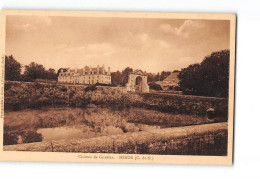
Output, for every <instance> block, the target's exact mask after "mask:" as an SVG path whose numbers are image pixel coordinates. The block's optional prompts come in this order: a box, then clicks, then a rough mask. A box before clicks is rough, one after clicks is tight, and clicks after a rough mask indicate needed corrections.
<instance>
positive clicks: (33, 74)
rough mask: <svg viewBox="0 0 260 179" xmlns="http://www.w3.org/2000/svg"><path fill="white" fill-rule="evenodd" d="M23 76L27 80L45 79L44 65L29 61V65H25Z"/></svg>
mask: <svg viewBox="0 0 260 179" xmlns="http://www.w3.org/2000/svg"><path fill="white" fill-rule="evenodd" d="M24 76H25V77H26V78H27V79H28V80H29V81H34V80H36V79H37V78H42V79H46V77H45V76H46V72H45V68H44V66H42V65H40V64H37V63H35V62H31V63H30V64H29V65H26V66H25V71H24Z"/></svg>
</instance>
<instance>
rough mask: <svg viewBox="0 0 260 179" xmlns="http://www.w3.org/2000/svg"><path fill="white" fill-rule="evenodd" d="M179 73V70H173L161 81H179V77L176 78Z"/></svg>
mask: <svg viewBox="0 0 260 179" xmlns="http://www.w3.org/2000/svg"><path fill="white" fill-rule="evenodd" d="M179 73H180V72H173V73H171V74H170V75H169V76H168V77H167V78H165V79H164V80H163V81H165V82H175V83H178V82H179V78H178V75H179Z"/></svg>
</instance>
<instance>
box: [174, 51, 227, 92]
mask: <svg viewBox="0 0 260 179" xmlns="http://www.w3.org/2000/svg"><path fill="white" fill-rule="evenodd" d="M229 54H230V52H229V50H222V51H218V52H213V53H212V54H211V55H210V56H207V57H205V58H204V60H203V61H202V62H201V63H200V64H193V65H190V66H188V67H187V68H184V69H182V70H181V72H180V74H179V75H178V77H179V80H180V81H179V85H180V88H181V89H182V90H183V92H184V93H186V94H194V95H203V96H215V97H228V82H229Z"/></svg>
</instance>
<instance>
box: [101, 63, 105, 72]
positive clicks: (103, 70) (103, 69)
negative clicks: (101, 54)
mask: <svg viewBox="0 0 260 179" xmlns="http://www.w3.org/2000/svg"><path fill="white" fill-rule="evenodd" d="M102 74H105V65H104V64H103V66H102Z"/></svg>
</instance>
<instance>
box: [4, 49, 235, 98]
mask: <svg viewBox="0 0 260 179" xmlns="http://www.w3.org/2000/svg"><path fill="white" fill-rule="evenodd" d="M229 58H230V51H229V50H221V51H217V52H213V53H211V54H210V55H208V56H206V57H205V58H204V59H203V61H202V62H201V63H197V64H191V65H189V66H188V67H187V68H183V69H182V70H181V71H180V73H179V75H178V78H179V87H178V89H179V90H181V91H183V94H189V95H200V96H215V97H224V98H226V97H228V87H229V86H228V85H229V61H230V59H229ZM21 67H22V65H21V64H20V63H19V62H17V61H16V60H15V59H14V58H13V56H12V55H11V56H5V79H6V80H9V81H35V80H36V79H46V80H57V78H58V75H59V72H60V71H61V69H59V70H58V71H57V72H55V70H54V69H52V68H50V69H48V70H47V69H45V67H44V66H43V65H41V64H37V63H35V62H32V63H30V64H29V65H26V66H25V71H24V73H23V74H21ZM175 71H176V70H174V71H173V72H175ZM131 72H133V69H132V68H130V67H127V68H125V69H124V70H122V71H116V72H112V73H111V83H112V86H125V84H126V83H127V82H128V76H129V74H130V73H131ZM170 74H171V72H170V71H162V72H161V73H157V74H155V73H149V72H148V73H147V76H148V83H149V85H150V89H154V90H161V87H160V85H158V84H156V83H155V81H162V80H164V79H165V78H167V77H168V76H169V75H170Z"/></svg>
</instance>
